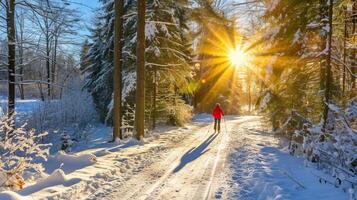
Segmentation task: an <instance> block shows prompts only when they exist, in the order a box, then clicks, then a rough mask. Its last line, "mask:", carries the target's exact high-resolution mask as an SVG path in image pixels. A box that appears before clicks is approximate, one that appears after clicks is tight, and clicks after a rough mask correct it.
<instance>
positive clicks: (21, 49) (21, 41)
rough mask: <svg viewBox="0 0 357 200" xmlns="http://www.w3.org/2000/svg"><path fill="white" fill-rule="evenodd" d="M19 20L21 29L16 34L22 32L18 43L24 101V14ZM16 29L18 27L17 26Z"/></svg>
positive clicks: (21, 91)
mask: <svg viewBox="0 0 357 200" xmlns="http://www.w3.org/2000/svg"><path fill="white" fill-rule="evenodd" d="M18 18H19V29H18V30H16V32H20V33H19V34H18V35H17V39H16V40H17V43H18V48H19V65H20V67H19V78H20V83H19V84H18V86H19V90H20V98H21V99H22V100H23V99H25V92H24V84H23V81H24V66H23V64H24V26H25V22H24V21H25V20H24V14H23V13H22V12H21V16H19V17H18ZM15 28H16V26H15Z"/></svg>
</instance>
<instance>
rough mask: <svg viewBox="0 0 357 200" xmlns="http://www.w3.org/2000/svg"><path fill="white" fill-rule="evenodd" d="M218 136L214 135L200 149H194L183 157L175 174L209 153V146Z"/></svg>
mask: <svg viewBox="0 0 357 200" xmlns="http://www.w3.org/2000/svg"><path fill="white" fill-rule="evenodd" d="M217 136H218V134H212V135H210V136H209V137H208V138H207V139H206V140H205V141H204V142H203V143H202V144H200V146H198V147H193V148H192V149H190V150H188V151H187V152H186V153H185V154H184V155H183V156H182V157H181V162H180V164H179V165H178V166H177V167H176V168H175V169H174V173H176V172H178V171H180V170H181V169H182V168H184V167H185V166H186V165H187V164H188V163H190V162H192V161H194V160H196V159H197V158H199V157H200V156H201V155H203V154H204V153H206V152H207V151H209V149H207V147H208V145H210V144H211V143H212V142H213V140H214V139H216V137H217Z"/></svg>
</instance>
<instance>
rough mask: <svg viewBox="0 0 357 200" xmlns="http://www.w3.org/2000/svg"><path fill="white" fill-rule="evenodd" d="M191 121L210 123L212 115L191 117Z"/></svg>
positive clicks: (204, 114) (201, 114)
mask: <svg viewBox="0 0 357 200" xmlns="http://www.w3.org/2000/svg"><path fill="white" fill-rule="evenodd" d="M192 121H194V122H212V121H213V118H212V115H210V114H207V113H200V114H197V115H195V116H193V118H192Z"/></svg>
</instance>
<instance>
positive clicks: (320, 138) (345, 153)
mask: <svg viewBox="0 0 357 200" xmlns="http://www.w3.org/2000/svg"><path fill="white" fill-rule="evenodd" d="M356 104H357V99H353V100H351V101H350V103H349V104H348V106H347V109H346V110H345V111H344V112H343V111H341V109H340V108H339V107H338V106H336V105H333V104H330V105H329V117H328V123H327V125H326V127H325V131H323V126H322V124H317V125H314V126H313V127H311V128H309V129H308V131H306V133H305V135H304V143H303V149H304V153H305V155H306V157H307V158H308V159H309V160H311V161H315V162H318V163H319V164H321V165H322V167H326V168H330V169H332V173H336V172H335V169H336V168H341V169H344V170H346V172H350V173H352V174H355V175H357V131H356V130H357V123H356V122H357V114H356V113H357V106H356Z"/></svg>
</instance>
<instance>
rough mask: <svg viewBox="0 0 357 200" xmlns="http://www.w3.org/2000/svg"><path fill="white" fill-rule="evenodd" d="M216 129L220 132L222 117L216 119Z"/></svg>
mask: <svg viewBox="0 0 357 200" xmlns="http://www.w3.org/2000/svg"><path fill="white" fill-rule="evenodd" d="M214 130H215V131H218V132H219V131H220V130H221V119H214Z"/></svg>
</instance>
